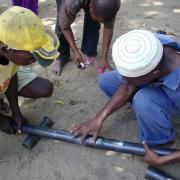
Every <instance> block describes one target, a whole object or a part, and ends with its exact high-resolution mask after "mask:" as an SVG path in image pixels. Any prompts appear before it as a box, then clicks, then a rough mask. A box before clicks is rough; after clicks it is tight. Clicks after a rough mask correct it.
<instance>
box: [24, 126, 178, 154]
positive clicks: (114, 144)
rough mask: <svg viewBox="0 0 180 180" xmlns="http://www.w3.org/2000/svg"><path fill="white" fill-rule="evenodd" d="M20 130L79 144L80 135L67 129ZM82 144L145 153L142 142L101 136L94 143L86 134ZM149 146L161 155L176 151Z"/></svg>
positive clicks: (29, 128) (131, 152) (41, 128)
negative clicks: (72, 133) (77, 135)
mask: <svg viewBox="0 0 180 180" xmlns="http://www.w3.org/2000/svg"><path fill="white" fill-rule="evenodd" d="M22 132H23V133H27V134H31V135H35V136H40V137H44V138H49V139H55V140H59V141H64V142H69V143H73V144H81V143H80V137H78V138H73V135H71V134H70V133H69V132H68V131H62V130H57V129H50V128H45V127H37V126H32V125H23V126H22ZM84 145H85V146H88V147H92V148H97V149H104V150H111V151H116V152H123V153H128V154H134V155H139V156H144V155H145V149H144V147H143V145H142V144H138V143H132V142H126V141H117V140H112V139H105V138H102V137H99V138H97V141H96V144H94V143H93V139H92V136H88V137H87V138H86V140H85V142H84ZM151 148H152V149H153V150H154V151H155V152H156V153H157V154H159V155H161V156H163V155H169V154H171V153H172V152H174V151H176V150H175V149H170V148H162V147H155V146H152V147H151Z"/></svg>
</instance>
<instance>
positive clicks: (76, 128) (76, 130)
mask: <svg viewBox="0 0 180 180" xmlns="http://www.w3.org/2000/svg"><path fill="white" fill-rule="evenodd" d="M70 133H71V134H73V137H74V138H77V137H78V136H80V135H81V139H80V143H81V144H83V143H84V141H85V139H86V137H87V135H88V132H87V131H85V130H84V129H83V127H82V126H81V125H80V124H77V125H73V126H72V128H71V130H70Z"/></svg>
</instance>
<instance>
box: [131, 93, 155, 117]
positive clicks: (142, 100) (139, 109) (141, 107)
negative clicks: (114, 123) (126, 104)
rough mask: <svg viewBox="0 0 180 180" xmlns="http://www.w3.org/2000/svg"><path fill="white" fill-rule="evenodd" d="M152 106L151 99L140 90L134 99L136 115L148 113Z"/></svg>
mask: <svg viewBox="0 0 180 180" xmlns="http://www.w3.org/2000/svg"><path fill="white" fill-rule="evenodd" d="M151 106H152V100H151V97H150V96H148V95H147V94H146V93H145V91H144V90H139V91H138V92H137V93H136V94H135V95H134V97H133V108H134V110H135V112H136V113H138V114H139V113H140V114H143V113H146V112H147V111H149V109H150V107H151Z"/></svg>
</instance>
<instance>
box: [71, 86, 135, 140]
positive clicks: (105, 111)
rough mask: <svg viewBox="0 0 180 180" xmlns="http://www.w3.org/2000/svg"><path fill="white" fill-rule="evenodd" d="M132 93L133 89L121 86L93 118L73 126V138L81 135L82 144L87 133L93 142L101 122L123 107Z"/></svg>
mask: <svg viewBox="0 0 180 180" xmlns="http://www.w3.org/2000/svg"><path fill="white" fill-rule="evenodd" d="M134 91H135V87H132V86H130V85H127V84H124V85H121V86H120V87H119V88H118V90H117V91H116V93H115V94H114V96H113V97H112V99H110V100H109V101H108V103H107V104H106V105H105V106H104V107H103V108H102V109H101V110H100V111H99V112H98V113H97V114H96V116H95V117H94V118H92V119H89V120H87V121H86V122H83V123H80V124H77V125H74V126H73V127H72V130H71V132H72V133H73V134H74V135H75V136H77V135H79V134H81V135H82V137H81V142H84V140H85V138H86V136H87V135H88V134H89V133H92V134H93V139H94V142H95V141H96V139H97V136H98V134H99V132H100V130H101V127H102V125H103V122H104V121H105V120H106V118H107V117H108V116H109V115H111V114H112V113H113V112H115V111H116V110H117V109H119V108H121V107H122V106H123V105H125V104H126V103H127V102H128V100H129V99H130V97H131V96H132V94H133V93H134Z"/></svg>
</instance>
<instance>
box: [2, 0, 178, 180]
mask: <svg viewBox="0 0 180 180" xmlns="http://www.w3.org/2000/svg"><path fill="white" fill-rule="evenodd" d="M10 3H11V2H10V1H9V0H0V12H3V11H4V10H5V9H6V8H8V7H9V6H10ZM39 16H40V17H41V18H42V19H43V23H44V24H45V25H46V26H48V27H50V28H52V29H54V25H55V21H56V4H55V1H54V0H48V1H47V0H40V3H39ZM179 19H180V1H179V0H172V1H169V0H160V1H153V0H138V1H136V0H123V1H122V6H121V9H120V11H119V12H118V15H117V18H116V24H115V29H114V36H113V39H112V42H113V41H114V40H115V39H116V38H117V37H118V36H120V35H121V34H123V33H125V32H127V31H129V30H131V29H134V28H141V29H147V30H152V31H156V30H158V29H162V30H166V31H167V32H170V33H171V34H175V35H176V37H175V38H177V39H180V25H179ZM82 27H83V12H80V13H79V14H78V17H77V20H76V22H75V23H74V24H73V25H72V28H73V31H74V33H75V38H76V42H77V44H78V46H79V47H80V45H81V39H82ZM101 34H102V33H101ZM101 45H102V37H101V38H100V42H99V46H98V53H99V55H98V57H100V55H101ZM109 59H110V61H111V64H113V63H112V57H111V50H110V51H109ZM33 69H34V70H35V71H36V72H37V73H38V74H39V75H41V76H43V77H47V78H48V79H50V80H51V81H52V82H53V84H54V93H53V95H52V97H50V98H48V99H37V100H29V99H24V98H20V99H19V102H20V106H21V110H22V112H23V114H24V116H25V117H27V118H28V119H29V120H30V122H31V123H33V124H36V123H37V122H38V121H39V120H40V119H41V118H42V117H43V116H44V115H48V116H49V117H50V118H52V119H53V120H54V121H55V125H54V126H53V127H54V128H58V129H64V130H66V129H69V127H70V125H71V124H72V123H78V122H82V121H85V120H87V119H88V118H90V117H93V116H94V115H95V113H96V112H97V110H99V109H100V108H101V107H102V106H103V105H104V104H105V102H107V100H108V98H107V97H106V96H105V95H104V94H103V93H102V92H101V91H100V90H99V88H98V86H97V77H98V74H97V71H96V69H95V68H94V67H93V66H92V67H90V66H89V67H88V68H87V69H86V70H85V71H80V70H78V69H77V68H76V67H75V65H74V64H73V62H72V61H71V62H69V63H68V64H67V65H66V66H65V68H64V69H63V73H62V75H61V76H60V77H56V76H54V75H53V74H52V72H51V67H50V68H48V69H47V70H44V69H43V68H41V67H40V66H39V65H38V64H36V65H33ZM56 100H63V101H64V106H61V105H59V104H56ZM101 136H104V137H107V138H113V139H117V140H126V141H133V142H139V140H138V128H137V124H136V118H135V115H134V113H133V112H132V110H131V108H130V105H126V106H125V107H124V108H122V109H121V110H119V111H117V112H116V113H114V114H113V115H112V116H110V117H109V118H108V120H107V121H106V122H105V124H104V126H103V128H102V131H101ZM24 137H25V135H21V136H18V135H11V136H10V135H6V134H4V133H0V144H1V145H0V180H31V179H33V180H50V179H53V180H56V179H57V180H110V179H112V180H143V179H144V172H145V170H146V169H147V164H145V163H144V162H143V161H142V160H141V158H139V157H136V156H132V155H127V154H121V153H114V152H107V151H102V150H95V149H90V148H86V147H83V146H78V145H72V144H67V143H63V142H58V141H53V140H46V139H43V140H41V141H40V142H39V143H38V145H36V147H35V148H34V149H32V150H27V149H25V148H24V147H23V146H22V141H23V139H24ZM168 169H169V167H168ZM178 169H179V168H178V166H174V167H173V170H174V171H175V172H176V173H179V172H178ZM178 177H179V178H180V174H179V175H178Z"/></svg>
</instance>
